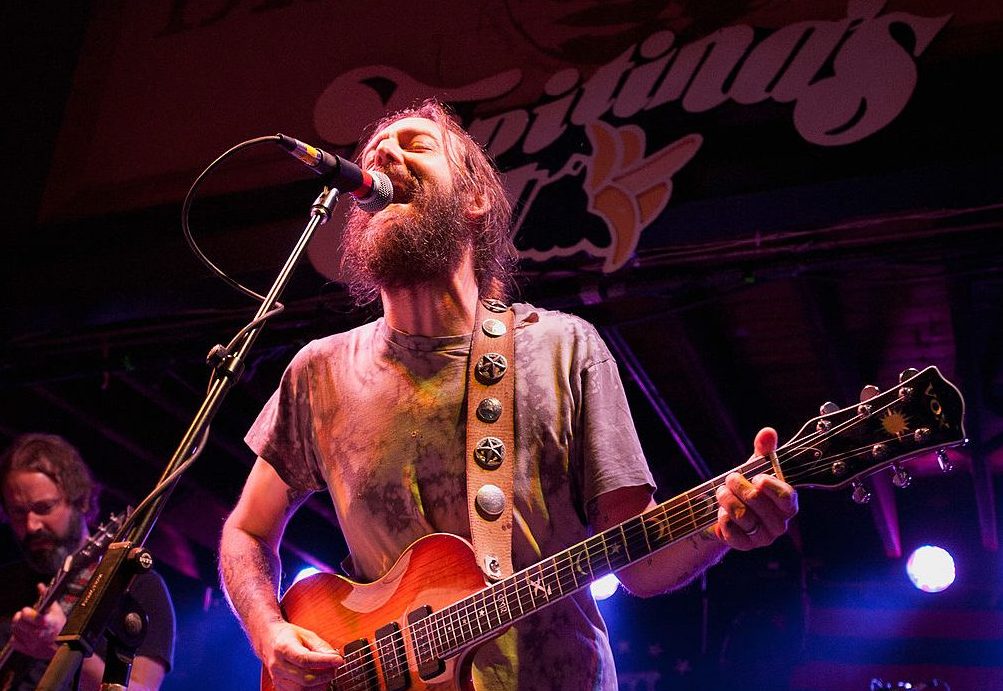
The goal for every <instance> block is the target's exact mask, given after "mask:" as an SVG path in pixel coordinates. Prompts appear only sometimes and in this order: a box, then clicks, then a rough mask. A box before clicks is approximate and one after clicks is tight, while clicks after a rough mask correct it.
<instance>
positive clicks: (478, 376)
mask: <svg viewBox="0 0 1003 691" xmlns="http://www.w3.org/2000/svg"><path fill="white" fill-rule="evenodd" d="M514 321H515V319H514V315H513V312H512V309H511V308H510V307H509V306H508V305H506V304H504V303H502V302H499V301H498V300H478V302H477V314H476V316H475V318H474V331H473V334H472V335H471V341H470V363H469V365H468V371H467V449H466V452H467V512H468V514H469V516H470V537H471V542H472V543H473V546H474V554H475V555H476V557H477V565H478V566H480V568H481V570H482V571H483V572H484V575H485V576H486V577H487V578H488V580H491V581H497V580H500V579H502V578H505V577H507V576H511V575H512V501H513V496H514V494H513V490H512V484H513V481H512V476H513V465H514V464H515V409H514V407H513V403H514V392H515V372H514V365H515V356H514V350H515V347H514V342H515V334H514V333H513V323H514Z"/></svg>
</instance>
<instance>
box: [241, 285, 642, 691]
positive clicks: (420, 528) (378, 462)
mask: <svg viewBox="0 0 1003 691" xmlns="http://www.w3.org/2000/svg"><path fill="white" fill-rule="evenodd" d="M469 351H470V335H469V334H464V335H460V336H447V337H442V338H428V337H421V336H410V335H407V334H403V333H400V332H398V331H395V330H393V329H391V328H390V327H388V326H387V324H386V322H385V321H384V320H383V319H378V320H377V321H375V322H373V323H370V324H366V325H364V326H361V327H359V328H356V329H353V330H351V331H348V332H346V333H342V334H337V335H334V336H330V337H327V338H323V339H320V340H317V341H313V342H312V343H310V344H308V345H307V346H306V347H304V348H303V349H302V350H301V351H300V352H299V353H298V354H297V355H296V356H295V358H294V359H293V361H292V362H291V363H290V365H289V367H288V368H287V370H286V372H285V374H284V375H283V377H282V382H281V384H280V385H279V388H278V390H277V391H276V392H275V394H274V395H273V396H272V398H271V399H270V400H269V401H268V403H267V404H266V405H265V408H264V409H263V410H262V412H261V414H260V415H259V416H258V419H257V421H256V422H255V423H254V426H253V427H252V428H251V430H250V431H249V432H248V434H247V438H246V440H247V443H248V445H249V446H250V447H251V448H252V449H253V450H254V451H255V452H256V453H257V454H258V455H259V456H261V457H262V458H264V459H266V460H267V461H268V462H269V463H270V464H271V465H272V466H273V467H274V468H275V470H276V471H277V472H278V474H279V476H280V477H282V479H283V480H284V481H285V482H286V483H287V484H289V485H290V486H291V487H293V488H295V489H300V490H313V491H320V490H324V489H326V490H328V491H329V492H330V495H331V498H332V500H333V503H334V508H335V511H336V513H337V516H338V520H339V523H340V527H341V529H342V532H343V533H344V537H345V541H346V543H347V545H348V548H349V550H350V552H351V554H350V559H349V560H346V563H347V564H348V570H349V571H350V573H349V575H350V576H351V577H352V578H354V579H356V580H362V581H372V580H376V579H378V578H380V577H381V576H382V575H383V574H385V573H386V572H387V570H388V569H389V568H390V567H391V566H392V565H393V564H394V562H395V561H396V559H397V558H398V557H399V556H400V555H401V553H402V552H404V550H405V549H406V548H407V547H408V545H410V544H411V543H412V542H414V541H415V540H417V539H418V538H420V537H422V536H424V535H428V534H430V533H435V532H444V533H452V534H455V535H459V536H462V537H465V538H467V539H469V536H470V529H469V524H468V517H467V503H466V478H465V461H464V455H465V452H464V448H465V441H466V440H465V427H466V423H465V421H466V400H465V389H466V372H467V356H468V354H469ZM515 361H516V362H515V370H514V371H515V391H516V393H515V434H516V446H517V450H516V464H515V468H514V491H515V504H514V514H515V516H514V527H513V546H512V561H513V565H514V567H515V568H516V570H519V569H522V568H525V567H527V566H530V565H532V564H534V563H536V562H538V561H540V560H541V559H542V558H544V557H547V556H550V555H553V554H556V553H558V552H560V551H562V550H564V549H567V548H568V547H570V546H571V545H573V544H575V543H578V542H580V541H582V540H584V539H585V538H587V537H588V535H589V529H588V526H587V525H586V520H585V507H586V506H587V504H588V502H590V501H591V500H592V499H594V498H595V497H597V496H599V495H600V494H603V493H605V492H609V491H611V490H614V489H617V488H620V487H630V486H638V485H645V486H648V487H651V488H653V487H654V481H653V480H652V477H651V474H650V472H649V470H648V466H647V464H646V462H645V460H644V457H643V455H642V452H641V449H640V445H639V443H638V440H637V434H636V432H635V430H634V425H633V422H632V421H631V417H630V412H629V410H628V408H627V401H626V397H625V395H624V392H623V386H622V384H621V382H620V378H619V374H618V373H617V369H616V363H615V362H614V361H613V359H612V357H611V355H610V353H609V351H608V350H607V348H606V346H605V344H604V343H603V342H602V340H601V339H600V337H599V335H598V334H597V333H596V331H595V329H594V328H592V327H591V326H590V325H589V324H587V323H586V322H584V321H582V320H581V319H578V318H577V317H573V316H569V315H566V314H562V313H559V312H553V311H548V310H543V309H537V308H534V307H532V306H530V305H525V304H517V305H515ZM444 577H448V574H444ZM473 674H474V682H475V688H477V689H485V690H488V689H490V690H492V691H494V690H496V689H497V690H502V689H515V688H518V689H596V690H599V689H602V690H604V691H606V690H608V691H613V690H615V689H616V688H617V683H616V673H615V670H614V665H613V657H612V653H611V651H610V646H609V640H608V637H607V633H606V627H605V624H604V623H603V621H602V618H601V616H600V614H599V611H598V609H597V607H596V604H595V602H594V600H593V599H592V596H591V594H590V593H589V591H588V589H585V590H583V591H580V592H579V593H577V594H575V595H572V596H569V597H567V598H565V599H563V600H560V601H558V602H556V603H554V604H552V605H551V606H549V607H547V608H545V609H543V610H542V611H540V612H538V613H536V614H533V615H531V616H529V617H527V618H526V619H524V620H522V621H520V622H518V623H517V624H516V625H514V626H513V627H511V628H509V629H507V630H506V631H505V633H504V634H503V635H502V636H500V637H499V638H496V639H494V640H493V641H490V642H488V643H486V644H484V645H482V646H481V647H480V648H479V649H478V651H477V653H476V654H475V657H474V664H473Z"/></svg>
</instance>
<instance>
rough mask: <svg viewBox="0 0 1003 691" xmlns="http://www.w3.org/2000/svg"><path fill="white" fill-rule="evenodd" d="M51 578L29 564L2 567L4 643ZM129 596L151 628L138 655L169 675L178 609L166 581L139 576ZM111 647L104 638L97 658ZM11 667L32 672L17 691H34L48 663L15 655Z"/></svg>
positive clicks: (0, 601) (0, 600)
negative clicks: (13, 623) (19, 613)
mask: <svg viewBox="0 0 1003 691" xmlns="http://www.w3.org/2000/svg"><path fill="white" fill-rule="evenodd" d="M50 580H51V578H49V577H46V576H43V575H40V574H38V573H36V572H35V571H33V570H32V569H31V568H30V567H29V566H28V565H27V564H26V563H25V562H23V561H22V562H14V563H11V564H7V565H5V566H3V567H0V584H2V585H0V643H3V644H6V643H7V639H8V638H9V637H10V621H11V618H12V617H13V615H14V613H15V612H17V611H18V610H20V609H21V608H22V607H27V606H30V605H33V604H34V603H35V601H36V600H37V599H38V590H37V584H38V583H48V582H49V581H50ZM128 592H129V594H130V595H131V596H132V597H133V598H135V600H136V602H138V603H139V604H140V606H141V607H142V608H143V610H144V611H145V612H146V616H147V618H148V619H149V626H148V627H147V631H146V638H145V639H144V640H143V643H142V644H141V645H140V646H139V648H138V649H137V651H136V655H137V656H142V657H148V658H151V659H154V660H157V661H159V662H160V663H161V664H162V665H163V666H164V669H165V670H166V671H168V672H169V671H170V669H171V666H172V665H173V664H174V605H173V604H172V602H171V596H170V594H169V593H168V591H167V586H166V585H165V584H164V580H163V579H162V578H161V577H160V575H159V574H157V573H156V572H152V571H151V572H148V573H144V574H141V575H139V576H137V577H136V578H135V579H134V580H133V582H132V586H130V588H129V591H128ZM106 647H107V643H106V641H105V639H104V637H102V638H101V640H100V642H99V643H98V646H97V649H96V651H95V652H96V654H97V655H98V656H100V657H102V658H103V657H104V655H105V650H106ZM9 664H12V665H13V664H20V665H27V667H28V669H27V670H26V672H27V673H26V674H25V676H24V678H23V680H22V681H21V683H20V684H19V685H18V686H17V687H16V688H15V691H30V690H31V689H34V688H35V686H36V685H37V684H38V682H39V680H40V679H41V678H42V675H43V674H45V669H46V667H48V665H49V661H48V660H38V659H34V658H28V657H26V656H23V655H19V654H15V655H14V656H13V657H12V658H11V661H10V663H9Z"/></svg>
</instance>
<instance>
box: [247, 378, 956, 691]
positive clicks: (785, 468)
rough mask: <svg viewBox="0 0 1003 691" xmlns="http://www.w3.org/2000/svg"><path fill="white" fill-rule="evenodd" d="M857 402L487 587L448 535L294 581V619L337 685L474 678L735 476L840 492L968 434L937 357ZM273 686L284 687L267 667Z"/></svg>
mask: <svg viewBox="0 0 1003 691" xmlns="http://www.w3.org/2000/svg"><path fill="white" fill-rule="evenodd" d="M861 398H862V399H865V398H866V400H863V401H862V402H861V403H860V404H859V405H855V406H851V407H847V408H843V409H838V407H837V406H836V405H834V404H831V403H830V404H826V405H825V406H823V407H822V414H821V415H819V416H818V417H815V418H812V419H811V420H809V421H808V422H807V423H805V425H804V426H803V427H802V428H801V429H800V430H799V431H798V433H797V434H796V435H795V436H794V438H793V439H791V440H790V441H788V442H787V443H786V444H784V445H783V446H781V447H780V448H778V449H777V451H776V453H775V454H771V455H769V456H767V457H754V458H752V459H751V460H749V461H747V462H746V463H744V464H742V465H740V466H738V467H737V468H735V469H734V470H733V471H729V472H728V473H724V474H722V475H719V476H718V477H716V478H713V479H711V480H708V481H706V482H704V483H703V484H701V485H699V486H697V487H695V488H693V489H691V490H690V491H688V492H684V493H683V494H680V495H678V496H676V497H673V498H672V499H669V500H668V501H666V502H664V503H662V504H659V505H658V506H656V507H654V508H652V509H650V510H648V511H646V512H644V513H643V514H641V515H639V516H635V517H634V518H630V519H628V520H627V521H624V522H623V523H621V524H620V525H617V526H614V527H612V528H610V529H609V530H606V531H603V532H601V533H598V534H596V535H593V536H592V537H590V538H588V539H587V540H585V541H583V542H580V543H578V544H577V545H574V546H573V547H570V548H568V549H566V550H564V551H563V552H560V553H558V554H555V555H553V556H551V557H548V558H547V559H544V560H543V561H541V562H539V563H537V564H534V565H533V566H530V567H529V568H526V569H523V570H521V571H519V572H518V573H515V574H513V575H512V576H509V577H508V578H505V579H503V580H500V581H498V582H495V583H491V584H489V585H486V583H485V579H484V575H483V573H482V572H481V570H480V568H479V567H478V565H477V563H476V560H475V559H474V553H473V551H472V549H471V548H470V545H469V543H468V542H467V541H466V540H463V539H462V538H459V537H456V536H454V535H447V534H442V533H437V534H433V535H428V536H426V537H423V538H421V539H419V540H417V541H415V542H414V543H413V544H412V545H411V546H410V547H408V549H407V550H406V551H405V552H404V554H403V555H402V556H401V557H400V558H399V559H398V560H397V562H396V564H394V566H393V567H392V568H391V569H390V571H389V572H388V573H387V574H386V575H385V576H383V578H381V579H380V580H378V581H376V582H374V583H370V584H360V583H354V582H352V581H349V580H347V579H345V578H342V577H340V576H336V575H334V574H327V573H320V574H315V575H313V576H310V577H308V578H305V579H303V580H301V581H299V582H298V583H296V584H294V585H293V586H292V587H291V588H289V590H288V591H287V592H286V593H285V595H284V596H283V598H282V601H281V605H282V610H283V613H284V615H285V617H286V618H287V619H288V620H289V621H291V622H293V623H294V624H297V625H299V626H302V627H305V628H307V629H310V630H313V631H315V632H316V633H317V634H318V635H320V636H321V637H322V638H323V639H324V640H326V641H327V642H328V643H330V644H331V645H332V646H334V647H335V648H337V649H338V650H340V651H341V652H342V654H343V656H344V658H345V664H344V665H343V666H341V667H339V668H338V670H337V676H336V678H335V680H334V681H332V682H331V684H330V685H329V686H328V688H329V689H335V690H337V691H370V690H373V691H376V690H379V691H400V690H402V689H428V688H436V689H466V688H469V679H470V676H469V670H470V659H471V657H472V656H471V655H470V653H471V652H472V651H473V650H474V648H475V647H476V646H477V645H478V644H479V643H482V642H484V641H486V640H488V639H490V638H493V637H494V636H497V635H499V634H500V633H501V632H502V631H503V630H504V629H506V628H507V627H508V626H510V625H511V624H512V623H513V622H516V621H518V620H520V619H522V618H523V617H527V616H529V615H531V614H532V613H534V612H535V611H537V610H539V609H542V608H543V607H546V606H547V605H549V604H551V603H553V602H556V601H557V600H560V599H562V598H564V597H567V596H568V595H571V594H572V593H575V592H577V591H579V590H581V589H583V588H585V587H587V586H588V585H589V584H590V583H591V582H592V581H593V580H595V579H597V578H599V577H601V576H604V575H606V574H608V573H612V572H614V571H617V570H618V569H621V568H623V567H624V566H627V565H628V564H631V563H633V562H635V561H638V560H640V559H643V558H644V557H646V556H648V555H649V554H651V553H652V552H654V551H656V550H658V549H660V548H662V547H665V546H667V545H670V544H672V543H674V542H677V541H679V540H682V539H684V538H686V537H689V536H691V535H693V534H695V533H697V532H699V531H701V530H704V529H706V528H708V527H710V526H711V525H713V524H714V523H715V521H716V520H717V500H716V497H715V490H716V489H717V488H718V487H719V486H721V485H723V484H724V480H725V477H726V476H727V475H728V474H729V473H730V472H739V473H741V474H742V475H744V476H745V477H746V478H752V477H753V476H754V475H757V474H759V473H772V474H773V475H775V476H777V477H780V478H782V479H783V480H785V481H786V482H788V483H790V484H791V485H793V486H795V487H813V488H819V489H836V488H839V487H844V486H847V485H850V484H851V483H852V484H853V485H854V488H855V490H854V491H855V497H854V498H855V499H858V500H860V499H862V498H863V497H862V496H860V493H861V491H862V490H863V489H864V488H863V485H861V484H860V483H859V480H860V479H861V478H863V477H864V476H866V475H869V474H873V473H875V472H877V471H879V470H881V469H884V468H889V467H892V468H893V470H894V473H895V475H894V477H893V480H894V481H895V483H896V484H899V485H901V486H904V484H906V483H907V481H906V480H905V479H904V478H907V477H908V476H907V475H906V474H905V471H904V470H903V469H902V468H901V465H900V463H901V462H903V461H905V460H906V459H909V458H911V457H913V456H916V455H918V454H920V453H921V452H924V451H928V450H938V452H939V453H940V455H939V456H938V459H939V460H941V461H942V463H946V454H945V453H943V450H944V449H946V448H948V447H952V446H958V445H960V444H963V443H965V442H966V441H967V440H966V438H965V432H964V424H963V423H964V400H963V399H962V396H961V393H960V392H959V391H958V389H957V388H956V387H955V386H954V385H953V384H951V383H950V382H948V381H947V380H945V379H944V378H943V377H942V376H941V374H940V371H939V370H938V369H937V368H936V367H927V368H926V369H925V370H923V371H922V372H917V371H916V370H914V369H909V370H906V371H905V372H903V373H902V376H901V377H900V384H899V386H898V387H896V388H895V389H891V390H889V391H886V392H885V393H878V392H877V389H876V388H875V387H865V389H864V391H863V392H862V394H861ZM261 686H262V689H264V690H265V691H271V690H272V689H274V686H273V685H272V682H271V679H270V678H269V676H268V674H267V672H264V671H263V672H262V681H261Z"/></svg>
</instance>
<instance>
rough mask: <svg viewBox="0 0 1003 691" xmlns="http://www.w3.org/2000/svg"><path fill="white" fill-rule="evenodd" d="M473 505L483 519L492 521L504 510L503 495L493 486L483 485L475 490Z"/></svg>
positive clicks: (499, 489)
mask: <svg viewBox="0 0 1003 691" xmlns="http://www.w3.org/2000/svg"><path fill="white" fill-rule="evenodd" d="M474 503H475V504H476V505H477V508H478V509H479V510H480V511H481V513H483V514H484V517H485V518H487V519H489V520H494V519H496V518H498V517H499V516H501V515H502V512H503V511H504V510H505V493H504V492H502V491H501V488H499V487H497V486H495V485H484V486H483V487H481V488H480V489H479V490H477V495H476V496H475V497H474Z"/></svg>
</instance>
